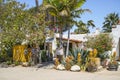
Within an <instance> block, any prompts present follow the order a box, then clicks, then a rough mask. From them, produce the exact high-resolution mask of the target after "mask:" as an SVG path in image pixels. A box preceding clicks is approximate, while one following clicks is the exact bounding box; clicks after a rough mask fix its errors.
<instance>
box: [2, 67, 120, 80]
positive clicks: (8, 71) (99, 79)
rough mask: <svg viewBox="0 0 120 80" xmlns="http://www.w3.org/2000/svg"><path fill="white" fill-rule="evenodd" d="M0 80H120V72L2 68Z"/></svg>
mask: <svg viewBox="0 0 120 80" xmlns="http://www.w3.org/2000/svg"><path fill="white" fill-rule="evenodd" d="M0 80H120V70H118V71H107V70H105V69H103V70H101V71H99V72H95V73H88V72H70V71H58V70H54V69H43V68H39V69H37V68H31V67H21V66H18V67H13V68H12V67H9V68H0Z"/></svg>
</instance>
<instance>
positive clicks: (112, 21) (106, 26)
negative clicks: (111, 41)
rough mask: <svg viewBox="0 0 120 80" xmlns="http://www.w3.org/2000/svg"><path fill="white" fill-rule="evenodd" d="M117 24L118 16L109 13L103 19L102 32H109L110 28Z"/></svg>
mask: <svg viewBox="0 0 120 80" xmlns="http://www.w3.org/2000/svg"><path fill="white" fill-rule="evenodd" d="M118 23H119V15H118V13H110V14H108V15H107V17H105V21H104V22H103V31H104V32H111V31H112V27H113V26H115V25H117V24H118Z"/></svg>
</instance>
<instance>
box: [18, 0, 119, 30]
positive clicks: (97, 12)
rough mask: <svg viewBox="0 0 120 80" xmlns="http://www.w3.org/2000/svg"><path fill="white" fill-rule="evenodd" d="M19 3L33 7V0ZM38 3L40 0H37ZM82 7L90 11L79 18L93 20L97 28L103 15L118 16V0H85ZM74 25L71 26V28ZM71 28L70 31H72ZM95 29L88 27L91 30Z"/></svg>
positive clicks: (22, 0) (102, 19)
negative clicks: (111, 14) (113, 14)
mask: <svg viewBox="0 0 120 80" xmlns="http://www.w3.org/2000/svg"><path fill="white" fill-rule="evenodd" d="M17 1H19V2H21V3H26V4H27V7H28V8H30V7H34V6H35V0H17ZM38 1H39V4H41V3H42V0H38ZM82 8H83V9H90V10H91V11H92V13H84V14H83V15H82V16H81V18H80V19H79V20H83V21H84V22H87V21H88V20H93V21H94V24H95V25H96V27H97V28H100V29H101V28H102V25H103V24H102V23H103V22H104V17H106V16H107V15H108V14H109V13H113V12H116V13H118V14H119V16H120V0H87V2H86V3H85V4H84V5H83V6H82ZM74 29H75V27H74V28H73V30H74ZM73 30H72V31H73ZM94 30H95V29H90V31H91V32H93V31H94Z"/></svg>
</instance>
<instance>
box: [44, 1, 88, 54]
mask: <svg viewBox="0 0 120 80" xmlns="http://www.w3.org/2000/svg"><path fill="white" fill-rule="evenodd" d="M85 1H86V0H44V4H45V7H46V9H47V10H49V13H50V14H51V15H53V16H55V17H57V22H56V24H58V25H59V26H60V29H61V31H60V39H62V29H63V28H64V27H68V30H69V31H68V43H67V51H66V55H68V49H69V36H70V28H71V27H72V25H74V24H75V23H76V21H75V18H80V14H82V13H83V12H85V11H89V10H88V9H85V10H82V9H80V7H81V6H82V5H83V4H84V3H85ZM60 43H62V40H60ZM61 45H62V44H61Z"/></svg>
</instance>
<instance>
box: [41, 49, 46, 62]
mask: <svg viewBox="0 0 120 80" xmlns="http://www.w3.org/2000/svg"><path fill="white" fill-rule="evenodd" d="M40 54H41V60H42V62H46V61H47V56H46V50H42V51H41V53H40Z"/></svg>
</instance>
